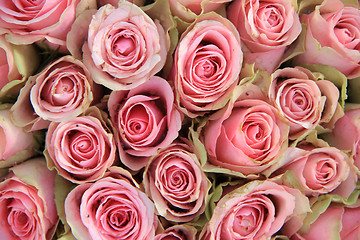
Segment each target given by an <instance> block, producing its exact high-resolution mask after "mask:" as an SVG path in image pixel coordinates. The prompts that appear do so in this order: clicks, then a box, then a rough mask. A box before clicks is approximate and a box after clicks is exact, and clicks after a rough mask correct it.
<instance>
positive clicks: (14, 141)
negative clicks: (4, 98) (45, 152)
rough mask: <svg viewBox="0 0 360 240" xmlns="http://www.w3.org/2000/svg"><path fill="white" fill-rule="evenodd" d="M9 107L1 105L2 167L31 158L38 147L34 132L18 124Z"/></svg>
mask: <svg viewBox="0 0 360 240" xmlns="http://www.w3.org/2000/svg"><path fill="white" fill-rule="evenodd" d="M9 109H10V106H9V105H4V104H3V105H0V142H1V145H0V168H4V167H10V166H11V165H13V164H16V163H19V162H22V161H24V160H27V159H29V158H30V157H32V156H34V155H35V150H36V148H38V146H37V145H38V144H37V142H36V139H35V136H34V135H33V133H29V132H26V131H25V130H24V129H23V128H22V127H18V126H16V125H15V124H14V121H13V119H12V118H11V115H10V110H9Z"/></svg>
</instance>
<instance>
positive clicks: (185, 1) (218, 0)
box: [169, 0, 231, 23]
mask: <svg viewBox="0 0 360 240" xmlns="http://www.w3.org/2000/svg"><path fill="white" fill-rule="evenodd" d="M230 1H231V0H169V4H170V9H171V12H172V14H173V15H174V16H176V17H178V18H180V19H181V20H182V21H185V22H189V23H191V22H193V21H194V20H195V19H196V17H197V16H198V15H200V14H202V13H208V12H211V11H215V10H216V9H218V8H219V7H221V6H224V7H225V4H226V3H227V2H230Z"/></svg>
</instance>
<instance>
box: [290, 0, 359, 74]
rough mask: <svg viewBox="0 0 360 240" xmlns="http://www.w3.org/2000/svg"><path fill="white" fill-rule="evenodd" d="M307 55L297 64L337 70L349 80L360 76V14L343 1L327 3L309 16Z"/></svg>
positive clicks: (307, 18) (306, 21) (306, 41)
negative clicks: (330, 67) (319, 65)
mask: <svg viewBox="0 0 360 240" xmlns="http://www.w3.org/2000/svg"><path fill="white" fill-rule="evenodd" d="M301 21H302V22H303V23H306V24H307V29H306V38H305V52H304V53H303V54H301V55H299V56H298V57H296V58H295V59H296V63H301V64H321V65H329V66H333V67H335V68H336V69H338V70H339V71H340V72H342V73H343V74H344V75H346V76H347V77H348V78H350V79H351V78H356V77H359V76H360V64H359V62H360V52H359V50H360V10H359V9H358V8H355V7H349V6H345V7H344V4H343V3H342V2H341V1H339V0H325V1H323V2H322V4H321V5H318V6H316V7H315V10H314V11H313V12H312V13H310V14H309V15H305V14H304V15H301Z"/></svg>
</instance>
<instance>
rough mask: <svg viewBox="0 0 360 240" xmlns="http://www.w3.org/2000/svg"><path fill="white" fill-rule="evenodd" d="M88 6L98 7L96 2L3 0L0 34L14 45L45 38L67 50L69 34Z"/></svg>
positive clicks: (0, 6)
mask: <svg viewBox="0 0 360 240" xmlns="http://www.w3.org/2000/svg"><path fill="white" fill-rule="evenodd" d="M88 8H96V1H95V0H90V1H88V0H86V1H85V0H68V1H63V0H54V1H48V0H37V1H26V0H20V1H1V3H0V33H1V32H2V33H6V35H7V39H8V40H9V41H10V42H12V43H14V44H31V43H34V42H36V41H40V40H43V39H46V41H47V43H48V44H49V45H50V46H52V47H60V50H61V51H67V50H66V47H65V46H66V44H65V40H66V35H67V33H68V32H69V30H70V28H71V25H72V23H73V22H74V21H75V18H76V16H77V15H78V14H80V13H81V12H83V11H84V10H85V9H88Z"/></svg>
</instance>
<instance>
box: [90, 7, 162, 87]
mask: <svg viewBox="0 0 360 240" xmlns="http://www.w3.org/2000/svg"><path fill="white" fill-rule="evenodd" d="M166 46H167V43H166V41H165V32H164V29H163V28H162V26H161V25H160V24H159V22H158V21H155V22H154V21H153V20H152V19H151V18H150V17H149V16H148V15H146V13H145V12H144V11H143V10H141V9H140V8H139V7H138V6H136V5H135V4H132V3H129V2H126V1H123V2H121V3H120V5H119V7H118V8H115V7H113V6H112V5H105V6H103V7H101V8H100V9H99V10H98V11H97V12H96V14H95V15H94V16H93V18H92V20H91V23H90V26H89V32H88V38H87V42H86V43H85V44H84V46H83V52H84V54H83V59H84V63H85V65H86V66H87V67H88V68H89V70H90V72H91V75H92V76H93V78H94V81H95V82H96V83H98V84H101V85H104V86H106V87H108V88H110V89H112V90H128V89H131V88H134V87H136V86H139V85H140V84H142V83H144V82H146V81H147V80H148V79H149V78H150V77H151V76H153V75H155V74H156V73H157V72H159V71H160V70H161V69H162V67H163V66H164V64H165V59H166V55H167V47H166Z"/></svg>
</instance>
